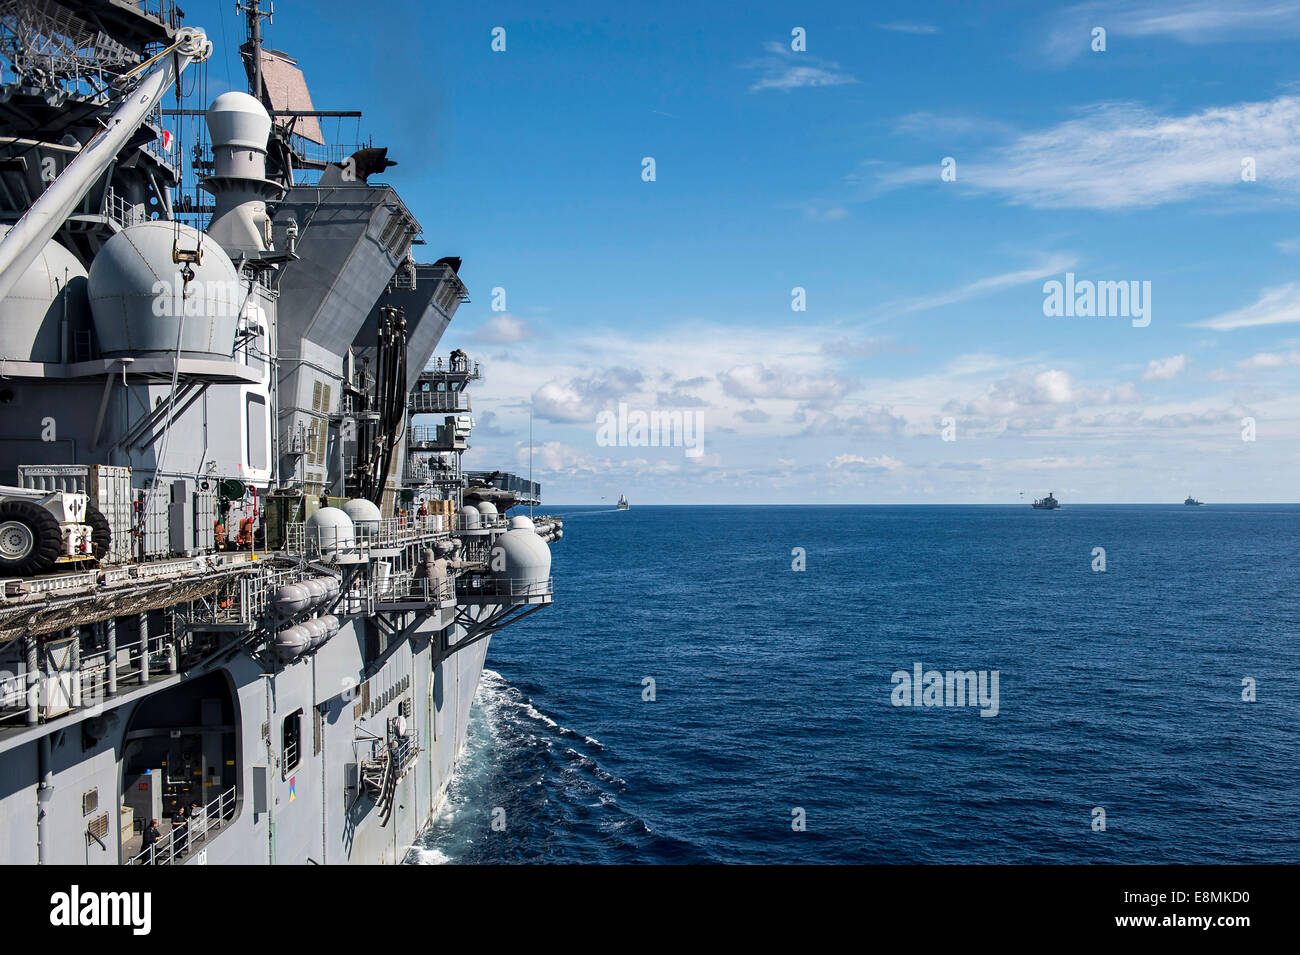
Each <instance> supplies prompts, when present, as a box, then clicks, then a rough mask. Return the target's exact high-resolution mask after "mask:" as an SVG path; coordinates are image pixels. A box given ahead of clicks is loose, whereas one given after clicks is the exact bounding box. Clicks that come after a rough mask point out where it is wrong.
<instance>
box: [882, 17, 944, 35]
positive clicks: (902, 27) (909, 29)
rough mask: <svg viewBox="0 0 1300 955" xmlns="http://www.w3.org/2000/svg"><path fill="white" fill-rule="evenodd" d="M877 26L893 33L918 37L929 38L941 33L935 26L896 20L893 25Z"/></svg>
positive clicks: (883, 24)
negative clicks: (910, 34)
mask: <svg viewBox="0 0 1300 955" xmlns="http://www.w3.org/2000/svg"><path fill="white" fill-rule="evenodd" d="M876 26H877V27H879V28H880V29H882V30H889V31H890V32H891V33H914V34H917V35H918V36H929V35H932V34H935V33H938V32H939V28H938V27H937V26H934V25H933V24H930V23H919V22H917V21H914V20H896V21H894V22H893V23H877V24H876Z"/></svg>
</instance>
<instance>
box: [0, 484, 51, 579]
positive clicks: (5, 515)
mask: <svg viewBox="0 0 1300 955" xmlns="http://www.w3.org/2000/svg"><path fill="white" fill-rule="evenodd" d="M10 521H13V522H15V523H18V524H22V525H25V526H26V527H27V529H28V531H29V532H30V533H31V536H32V546H31V547H29V548H28V549H27V550H26V552H25V553H21V554H15V555H13V556H6V555H5V553H4V552H3V551H0V577H31V576H34V575H36V574H43V573H45V572H46V571H48V570H49V569H50V568H51V567H53V566H54V562H55V561H56V560H57V559H58V557H59V553H60V552H61V551H62V549H63V533H62V532H61V531H60V530H59V522H58V521H56V520H55V519H54V515H53V514H51V513H50V512H49V511H47V510H46V509H45V508H43V507H41V506H40V505H39V504H33V503H32V502H31V501H5V502H4V503H2V504H0V525H3V524H6V523H8V522H10ZM0 533H2V531H0Z"/></svg>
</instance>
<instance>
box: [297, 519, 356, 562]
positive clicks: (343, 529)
mask: <svg viewBox="0 0 1300 955" xmlns="http://www.w3.org/2000/svg"><path fill="white" fill-rule="evenodd" d="M306 536H307V546H308V547H309V548H312V549H313V550H316V551H319V553H320V555H321V556H322V557H325V558H330V557H333V556H334V555H336V554H337V553H338V551H339V550H340V549H342V548H348V547H352V546H353V545H354V544H355V542H356V536H355V534H354V532H353V529H352V518H350V517H348V515H347V514H346V513H344V512H343V511H341V510H339V509H338V508H337V507H322V508H321V509H320V510H318V511H314V512H313V513H312V515H311V517H309V518H307V526H306Z"/></svg>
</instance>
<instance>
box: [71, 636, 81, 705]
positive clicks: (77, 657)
mask: <svg viewBox="0 0 1300 955" xmlns="http://www.w3.org/2000/svg"><path fill="white" fill-rule="evenodd" d="M68 636H70V637H71V638H72V644H71V646H69V647H68V670H69V672H70V678H71V680H72V692H71V694H69V695H70V696H71V697H72V705H73V706H75V707H80V706H81V692H82V686H81V627H69V628H68Z"/></svg>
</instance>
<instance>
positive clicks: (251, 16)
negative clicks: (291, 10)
mask: <svg viewBox="0 0 1300 955" xmlns="http://www.w3.org/2000/svg"><path fill="white" fill-rule="evenodd" d="M235 10H236V12H238V13H242V14H244V16H245V17H247V18H248V42H247V43H245V44H244V46H245V47H246V48H247V49H248V55H249V57H250V58H251V60H252V64H253V75H252V86H253V96H254V98H255V99H256V100H257V101H258V102H259V103H260V102H262V21H263V20H266V22H267V23H273V22H274V20H273V19H272V18H273V17H274V16H275V4H274V3H272V4H270V5H269V8H268V9H267V10H265V11H263V10H262V0H247V2H245V0H235Z"/></svg>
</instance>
